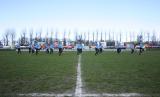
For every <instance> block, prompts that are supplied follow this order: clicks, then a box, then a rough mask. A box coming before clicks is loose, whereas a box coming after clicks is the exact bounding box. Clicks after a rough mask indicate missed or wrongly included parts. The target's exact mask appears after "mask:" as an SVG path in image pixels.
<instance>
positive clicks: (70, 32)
mask: <svg viewBox="0 0 160 97" xmlns="http://www.w3.org/2000/svg"><path fill="white" fill-rule="evenodd" d="M70 34H71V31H70V30H69V32H68V39H69V40H70Z"/></svg>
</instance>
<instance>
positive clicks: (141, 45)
mask: <svg viewBox="0 0 160 97" xmlns="http://www.w3.org/2000/svg"><path fill="white" fill-rule="evenodd" d="M142 51H144V49H143V44H142V42H140V43H139V55H141V53H142Z"/></svg>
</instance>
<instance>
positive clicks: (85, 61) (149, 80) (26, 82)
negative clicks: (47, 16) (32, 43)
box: [0, 50, 160, 97]
mask: <svg viewBox="0 0 160 97" xmlns="http://www.w3.org/2000/svg"><path fill="white" fill-rule="evenodd" d="M81 58H82V59H81V71H82V80H83V81H82V82H83V91H85V92H86V93H142V94H147V95H148V94H149V95H152V94H160V60H159V59H160V51H158V50H156V51H146V52H144V53H143V54H142V55H138V54H137V53H135V54H132V55H131V54H130V52H122V53H121V54H117V53H116V52H103V53H102V54H100V55H98V56H95V55H94V52H83V54H82V56H81ZM77 62H78V56H77V55H76V52H64V53H63V54H62V56H58V54H57V52H54V54H52V55H50V54H45V53H44V52H40V54H39V55H37V56H36V55H35V54H34V55H32V54H30V55H29V54H28V52H22V54H21V55H18V54H16V52H15V51H0V97H1V96H2V97H3V96H7V95H15V94H17V93H71V94H74V92H75V88H76V77H77V74H76V73H77ZM9 97H10V96H9ZM14 97H15V96H14Z"/></svg>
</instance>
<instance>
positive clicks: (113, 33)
mask: <svg viewBox="0 0 160 97" xmlns="http://www.w3.org/2000/svg"><path fill="white" fill-rule="evenodd" d="M112 33H113V41H114V31H113V32H112Z"/></svg>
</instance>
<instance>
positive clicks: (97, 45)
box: [95, 42, 100, 55]
mask: <svg viewBox="0 0 160 97" xmlns="http://www.w3.org/2000/svg"><path fill="white" fill-rule="evenodd" d="M95 46H96V47H95V51H96V53H95V55H98V54H99V47H100V46H99V43H98V42H96V43H95Z"/></svg>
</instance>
